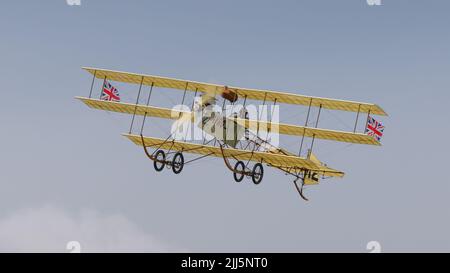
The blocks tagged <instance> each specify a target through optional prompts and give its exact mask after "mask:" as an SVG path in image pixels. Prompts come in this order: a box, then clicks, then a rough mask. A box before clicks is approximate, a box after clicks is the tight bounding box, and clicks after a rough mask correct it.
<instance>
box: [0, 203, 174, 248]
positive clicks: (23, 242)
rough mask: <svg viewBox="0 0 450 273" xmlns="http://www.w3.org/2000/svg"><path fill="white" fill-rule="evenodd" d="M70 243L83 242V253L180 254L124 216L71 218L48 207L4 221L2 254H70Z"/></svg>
mask: <svg viewBox="0 0 450 273" xmlns="http://www.w3.org/2000/svg"><path fill="white" fill-rule="evenodd" d="M69 241H78V242H80V244H81V251H82V252H122V251H123V252H165V251H180V250H179V249H175V248H174V247H173V246H170V245H168V244H166V243H163V242H161V241H159V240H158V239H157V238H155V237H154V236H152V235H150V234H147V233H145V232H144V231H142V230H141V229H140V228H139V227H138V226H136V225H135V224H134V223H132V222H131V221H130V220H128V219H127V218H125V217H124V216H122V215H101V214H99V213H97V212H95V211H93V210H83V211H81V212H80V213H78V214H76V215H71V214H69V213H68V212H66V211H64V210H62V209H59V208H56V207H53V206H45V207H41V208H37V209H23V210H18V211H15V212H14V213H12V214H10V215H9V216H7V217H5V218H3V219H0V252H69V251H68V250H66V244H67V243H68V242H69Z"/></svg>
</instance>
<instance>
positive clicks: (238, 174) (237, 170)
mask: <svg viewBox="0 0 450 273" xmlns="http://www.w3.org/2000/svg"><path fill="white" fill-rule="evenodd" d="M244 176H245V165H244V162H242V161H238V162H236V165H234V171H233V177H234V181H236V182H238V183H239V182H241V181H242V179H244Z"/></svg>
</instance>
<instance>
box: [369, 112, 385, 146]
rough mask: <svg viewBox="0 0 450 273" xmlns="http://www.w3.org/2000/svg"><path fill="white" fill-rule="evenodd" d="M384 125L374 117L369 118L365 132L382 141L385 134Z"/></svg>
mask: <svg viewBox="0 0 450 273" xmlns="http://www.w3.org/2000/svg"><path fill="white" fill-rule="evenodd" d="M383 131H384V126H383V124H381V122H379V121H377V120H376V119H374V118H373V117H370V116H369V118H368V119H367V127H366V130H365V132H364V133H365V134H367V135H369V136H372V137H373V138H375V139H376V140H378V141H380V140H381V137H382V136H383Z"/></svg>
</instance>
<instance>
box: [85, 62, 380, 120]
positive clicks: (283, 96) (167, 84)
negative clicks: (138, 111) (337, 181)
mask: <svg viewBox="0 0 450 273" xmlns="http://www.w3.org/2000/svg"><path fill="white" fill-rule="evenodd" d="M83 69H85V70H87V71H88V72H90V73H91V74H93V75H95V77H96V78H99V79H109V80H113V81H119V82H126V83H134V84H140V83H142V84H144V85H153V86H156V87H163V88H173V89H179V90H188V91H198V92H203V93H209V94H211V93H217V94H220V93H221V92H222V91H223V90H224V88H225V86H224V85H218V84H211V83H202V82H195V81H187V80H179V79H174V78H166V77H160V76H153V75H145V74H134V73H128V72H120V71H113V70H106V69H98V68H90V67H83ZM228 88H229V89H231V90H233V91H235V92H236V93H237V95H238V96H239V97H242V98H245V97H246V98H247V99H254V100H266V101H277V102H279V103H288V104H299V105H306V106H308V105H311V106H314V107H319V106H321V107H323V108H326V109H331V110H342V111H350V112H358V111H359V112H361V113H368V112H370V113H371V114H373V115H382V116H386V115H387V114H386V112H385V111H384V110H383V109H382V108H381V107H380V106H378V105H376V104H372V103H365V102H356V101H348V100H337V99H329V98H320V97H312V96H304V95H297V94H290V93H283V92H276V91H270V90H258V89H247V88H240V87H231V86H230V87H228Z"/></svg>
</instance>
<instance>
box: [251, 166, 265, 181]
mask: <svg viewBox="0 0 450 273" xmlns="http://www.w3.org/2000/svg"><path fill="white" fill-rule="evenodd" d="M263 176H264V168H263V165H262V164H261V163H256V164H255V166H253V170H252V180H253V183H254V184H255V185H258V184H259V183H261V181H262V179H263Z"/></svg>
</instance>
